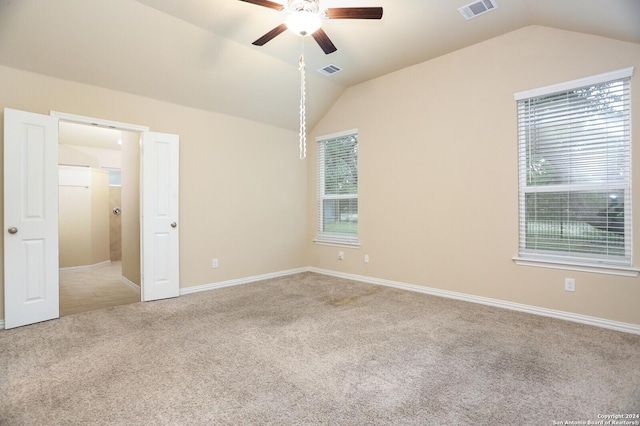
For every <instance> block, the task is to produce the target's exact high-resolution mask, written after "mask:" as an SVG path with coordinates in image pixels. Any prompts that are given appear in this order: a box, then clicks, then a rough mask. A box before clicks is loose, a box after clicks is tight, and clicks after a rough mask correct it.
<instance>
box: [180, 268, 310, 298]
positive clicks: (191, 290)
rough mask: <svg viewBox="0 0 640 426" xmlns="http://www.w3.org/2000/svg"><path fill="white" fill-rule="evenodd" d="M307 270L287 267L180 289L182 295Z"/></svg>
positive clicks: (305, 270) (305, 269)
mask: <svg viewBox="0 0 640 426" xmlns="http://www.w3.org/2000/svg"><path fill="white" fill-rule="evenodd" d="M307 271H309V268H296V269H287V270H284V271H279V272H272V273H269V274H261V275H254V276H251V277H245V278H237V279H234V280H228V281H220V282H219V283H213V284H203V285H196V286H192V287H185V288H181V289H180V296H182V295H184V294H191V293H197V292H200V291H207V290H216V289H219V288H224V287H231V286H234V285H242V284H249V283H253V282H256V281H262V280H268V279H270V278H279V277H284V276H287V275H294V274H300V273H302V272H307Z"/></svg>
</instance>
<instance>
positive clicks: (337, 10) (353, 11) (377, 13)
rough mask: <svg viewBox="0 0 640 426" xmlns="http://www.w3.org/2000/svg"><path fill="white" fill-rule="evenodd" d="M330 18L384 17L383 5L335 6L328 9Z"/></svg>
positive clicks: (327, 13) (327, 12)
mask: <svg viewBox="0 0 640 426" xmlns="http://www.w3.org/2000/svg"><path fill="white" fill-rule="evenodd" d="M326 15H327V18H329V19H382V8H381V7H333V8H329V9H327V11H326Z"/></svg>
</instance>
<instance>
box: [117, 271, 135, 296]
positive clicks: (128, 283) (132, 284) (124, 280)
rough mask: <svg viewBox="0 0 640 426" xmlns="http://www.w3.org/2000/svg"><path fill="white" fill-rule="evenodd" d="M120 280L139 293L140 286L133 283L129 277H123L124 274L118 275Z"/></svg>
mask: <svg viewBox="0 0 640 426" xmlns="http://www.w3.org/2000/svg"><path fill="white" fill-rule="evenodd" d="M120 280H121V281H122V282H123V283H125V284H126V285H128V286H129V287H131V288H132V289H134V290H135V291H137V292H138V293H140V286H139V285H138V284H136V283H134V282H133V281H131V280H130V279H129V278H127V277H125V276H124V275H122V276H121V277H120Z"/></svg>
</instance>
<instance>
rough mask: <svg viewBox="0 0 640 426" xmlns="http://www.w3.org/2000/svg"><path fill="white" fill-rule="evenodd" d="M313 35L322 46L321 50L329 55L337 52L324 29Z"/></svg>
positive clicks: (319, 29)
mask: <svg viewBox="0 0 640 426" xmlns="http://www.w3.org/2000/svg"><path fill="white" fill-rule="evenodd" d="M311 35H312V36H313V38H314V39H315V40H316V41H317V42H318V44H319V45H320V48H321V49H322V50H323V51H324V53H326V54H327V55H328V54H329V53H333V52H335V51H336V50H338V49H337V48H336V46H335V45H334V44H333V43H332V42H331V40H329V36H328V35H327V33H325V32H324V30H323V29H322V28H318V30H317V31H316V32H315V33H313V34H311Z"/></svg>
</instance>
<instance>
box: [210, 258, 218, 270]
mask: <svg viewBox="0 0 640 426" xmlns="http://www.w3.org/2000/svg"><path fill="white" fill-rule="evenodd" d="M211 267H212V268H217V267H218V259H213V260H212V261H211Z"/></svg>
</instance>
